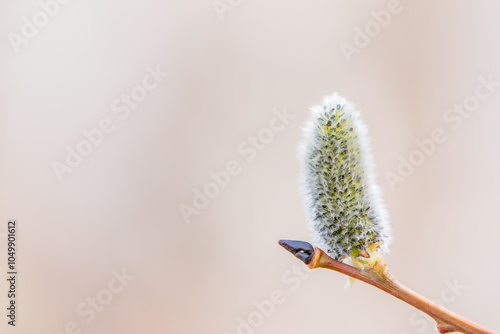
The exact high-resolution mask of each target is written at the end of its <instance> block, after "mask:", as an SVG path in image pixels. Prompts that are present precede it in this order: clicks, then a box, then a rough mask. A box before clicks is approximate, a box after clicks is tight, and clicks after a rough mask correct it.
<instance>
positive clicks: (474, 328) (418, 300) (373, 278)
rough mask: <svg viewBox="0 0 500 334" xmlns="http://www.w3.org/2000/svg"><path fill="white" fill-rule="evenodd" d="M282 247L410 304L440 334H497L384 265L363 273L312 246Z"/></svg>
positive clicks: (308, 262)
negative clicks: (413, 287)
mask: <svg viewBox="0 0 500 334" xmlns="http://www.w3.org/2000/svg"><path fill="white" fill-rule="evenodd" d="M280 245H282V246H283V247H285V248H286V249H287V250H288V251H290V252H291V253H292V254H294V255H295V256H296V257H297V258H299V259H300V260H301V261H303V262H304V263H306V265H308V267H309V268H310V269H315V268H326V269H330V270H335V271H338V272H340V273H342V274H345V275H348V276H350V277H353V278H355V279H358V280H360V281H363V282H365V283H368V284H370V285H373V286H374V287H377V288H379V289H380V290H382V291H385V292H387V293H389V294H391V295H393V296H394V297H396V298H398V299H400V300H402V301H404V302H405V303H408V304H410V305H411V306H413V307H415V308H417V309H419V310H420V311H422V312H424V313H426V314H428V315H429V316H430V317H432V318H433V319H434V320H435V321H436V323H437V329H438V331H439V332H440V333H443V334H444V333H451V332H461V333H465V334H498V333H497V332H494V331H492V330H491V329H488V328H486V327H483V326H481V325H479V324H476V323H474V322H472V321H470V320H469V319H466V318H464V317H462V316H460V315H458V314H456V313H454V312H451V311H449V310H447V309H446V308H444V307H443V306H441V305H439V304H437V303H435V302H433V301H431V300H429V299H427V298H425V297H423V296H421V295H419V294H418V293H416V292H414V291H412V290H410V289H408V288H407V287H405V286H404V285H402V284H401V283H399V282H398V281H397V280H396V279H395V278H394V277H393V276H392V274H391V273H390V272H389V269H388V268H387V266H386V264H385V262H384V261H379V262H377V263H376V264H375V265H374V266H373V267H372V268H369V269H363V270H362V269H358V268H355V267H352V266H350V265H347V264H345V263H342V262H339V261H336V260H334V259H332V258H331V257H330V256H328V255H327V254H325V252H323V251H322V250H321V249H319V248H317V247H316V248H314V250H312V246H311V245H310V244H308V243H306V242H303V241H292V240H281V241H280Z"/></svg>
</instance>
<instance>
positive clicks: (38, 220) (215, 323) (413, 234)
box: [0, 0, 500, 334]
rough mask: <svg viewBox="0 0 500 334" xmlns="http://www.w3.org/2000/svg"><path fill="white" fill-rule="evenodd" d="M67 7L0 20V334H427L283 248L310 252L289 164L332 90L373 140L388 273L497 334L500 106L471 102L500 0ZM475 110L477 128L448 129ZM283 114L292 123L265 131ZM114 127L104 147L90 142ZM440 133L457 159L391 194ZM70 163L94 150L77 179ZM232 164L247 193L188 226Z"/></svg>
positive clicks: (234, 187)
mask: <svg viewBox="0 0 500 334" xmlns="http://www.w3.org/2000/svg"><path fill="white" fill-rule="evenodd" d="M62 2H63V1H62V0H61V3H59V2H57V3H56V5H54V2H50V1H45V2H44V1H42V2H41V3H42V4H46V3H49V4H50V3H51V4H52V7H50V6H48V5H47V6H48V7H47V6H45V7H46V8H47V10H48V11H49V12H51V13H52V15H53V16H49V15H48V14H45V16H44V14H43V13H42V14H40V11H42V10H43V9H42V7H41V5H40V3H39V2H37V1H16V2H7V1H3V2H2V3H1V4H0V18H1V19H0V22H1V26H0V29H1V31H0V35H1V36H2V38H1V42H0V48H1V53H0V57H1V59H0V64H1V65H0V77H1V80H0V85H1V87H0V94H1V96H0V108H1V109H0V110H1V113H0V203H1V204H0V223H1V224H0V249H1V256H0V259H1V262H2V265H1V266H0V267H1V268H2V273H1V274H0V277H4V275H6V269H5V262H6V245H5V233H6V227H7V221H8V219H11V218H15V219H17V220H18V224H19V228H18V234H19V235H18V261H19V278H18V283H19V285H18V319H17V326H16V328H15V329H13V328H11V327H10V326H7V324H6V322H7V321H6V317H5V315H3V314H2V316H1V317H0V318H1V319H3V320H2V322H1V324H0V329H1V332H2V333H44V334H45V333H46V334H48V333H53V334H55V333H73V332H74V333H79V332H81V333H176V334H188V333H189V334H191V333H193V334H194V333H207V334H235V333H243V334H251V333H258V334H268V333H269V334H271V333H273V334H275V333H298V334H303V333H371V334H378V333H380V334H414V333H433V332H434V329H433V327H434V325H433V323H432V322H431V321H430V320H428V319H427V318H426V317H424V316H423V315H422V314H421V313H419V312H416V311H414V309H412V308H411V307H409V306H407V305H406V304H403V303H402V302H400V301H398V300H396V299H394V298H392V297H390V296H388V295H385V294H384V293H382V292H380V291H378V290H375V289H374V288H372V287H369V286H367V285H364V284H363V283H360V282H357V283H356V284H355V285H354V286H353V287H352V288H351V289H350V290H348V291H346V290H343V289H342V288H343V286H344V283H345V279H344V277H343V276H342V275H338V274H336V273H333V272H329V271H321V270H318V271H302V268H303V267H301V266H300V263H299V262H298V261H297V260H296V259H294V258H293V257H292V256H291V255H290V254H288V253H287V252H285V251H284V250H283V249H281V248H280V247H279V246H278V244H277V241H278V240H279V239H281V238H290V239H300V240H310V233H309V231H308V229H307V226H306V221H305V216H304V214H303V210H302V206H301V199H300V197H299V195H298V186H297V178H298V162H297V160H296V147H297V144H298V142H299V141H300V137H301V126H302V124H303V123H304V121H305V119H306V118H307V116H308V109H309V107H310V106H311V105H313V104H316V103H319V102H320V101H321V99H322V97H323V96H324V95H326V94H330V93H332V92H334V91H338V92H339V93H340V94H342V95H344V96H346V97H347V98H348V99H349V100H351V101H353V102H354V103H355V104H356V106H357V107H358V108H359V109H360V110H361V111H362V114H363V118H364V120H365V121H366V123H367V124H368V125H369V127H370V135H371V137H372V144H373V151H374V155H375V160H376V162H377V172H378V175H379V183H380V185H381V187H382V188H383V190H384V194H385V200H386V202H387V204H388V207H389V209H390V213H391V219H392V226H393V231H394V239H395V241H394V243H393V245H392V247H391V248H392V253H391V254H390V255H388V256H387V257H386V260H387V262H388V263H389V265H390V267H391V269H392V271H393V273H394V274H395V275H396V277H398V279H399V280H400V281H402V282H403V283H405V284H407V285H408V286H409V287H411V288H412V289H414V290H416V291H419V292H421V293H422V294H424V295H426V296H428V297H430V298H433V299H439V300H441V302H443V303H444V304H446V306H447V307H449V308H450V309H452V310H454V311H456V312H458V313H460V314H462V315H464V316H467V317H470V318H471V319H473V320H475V321H477V322H479V323H481V324H483V325H485V326H488V327H491V328H493V329H496V330H497V331H499V330H500V319H499V318H498V310H499V309H500V287H499V285H498V282H499V281H500V269H499V268H498V266H497V264H496V263H497V252H498V239H499V234H500V221H499V218H498V213H497V211H496V210H497V209H498V206H499V200H500V195H499V194H500V192H499V191H498V189H499V187H500V177H499V174H498V170H499V168H500V157H499V153H498V144H499V140H500V131H498V124H499V123H500V113H499V106H500V89H499V88H500V87H495V86H492V87H490V88H491V90H492V92H490V94H489V96H488V97H487V98H484V99H483V100H480V101H479V100H477V99H476V101H479V104H478V106H474V101H475V100H474V97H473V96H474V94H475V92H476V87H478V86H480V85H481V81H480V79H478V78H479V77H482V78H484V79H487V78H488V76H490V77H491V78H492V80H493V81H494V82H497V81H500V63H499V59H500V42H499V31H500V30H499V29H500V21H499V20H498V13H499V11H500V4H499V3H498V2H497V1H492V0H491V1H486V0H481V1H430V0H427V1H425V0H419V1H410V0H401V2H400V3H399V4H394V3H392V4H390V3H389V2H388V1H370V2H368V1H365V2H350V1H313V2H310V1H309V2H308V1H271V2H269V1H255V0H254V1H237V0H232V1H229V0H225V1H216V2H212V1H211V0H208V1H191V2H179V1H166V2H157V1H140V2H139V1H127V0H121V1H118V0H107V1H76V0H74V1H68V3H67V4H63V3H62ZM214 5H215V6H216V7H217V9H216V7H214ZM389 9H391V10H393V11H394V12H397V13H396V14H390V17H387V16H383V14H380V13H390V12H389V11H388V10H389ZM372 11H375V13H379V14H376V15H375V16H379V20H382V21H383V20H385V21H383V22H384V25H385V26H383V25H382V24H381V23H377V21H376V20H375V16H374V14H373V13H372ZM381 11H382V12H381ZM380 15H382V16H380ZM33 16H35V18H33ZM23 18H26V19H27V20H28V21H29V22H31V23H26V21H23ZM34 20H35V21H36V22H37V24H38V25H39V27H37V26H35V29H34V30H33V29H31V30H30V29H29V27H28V26H26V25H29V24H34V23H33V22H35V21H34ZM367 27H368V28H369V29H372V30H369V33H370V34H371V35H372V37H370V36H368V37H364V38H363V37H362V36H361V37H360V36H358V37H356V36H357V35H359V34H360V33H359V30H357V29H360V30H361V31H363V30H364V29H365V28H367ZM377 27H378V28H377ZM23 30H24V33H27V34H28V36H30V37H29V38H26V36H25V35H23ZM35 30H37V31H36V32H35ZM13 34H16V35H15V36H14V35H13ZM367 39H368V40H369V41H367ZM12 40H14V41H15V42H12ZM356 42H357V43H358V45H362V46H363V47H361V48H359V47H358V50H357V53H354V54H352V55H351V56H350V57H346V56H345V55H344V54H343V52H342V50H341V45H344V47H345V45H346V44H349V45H350V46H351V49H350V50H352V47H356V44H355V43H356ZM343 43H345V44H343ZM360 43H361V44H360ZM363 43H365V44H368V45H364V44H363ZM16 50H17V52H16ZM348 58H349V59H348ZM348 60H350V61H348ZM158 69H159V70H158ZM148 71H149V72H148ZM151 71H153V72H154V71H160V72H168V73H169V75H168V77H167V76H166V75H163V74H157V81H154V78H153V77H152V76H151V75H150V74H149V73H150V72H151ZM148 75H149V77H147V76H148ZM145 78H146V79H145ZM144 80H146V81H145V85H146V86H147V87H150V88H151V87H152V86H155V88H151V89H150V90H147V89H145V88H144V87H145V86H144ZM155 83H156V85H155ZM481 87H482V88H479V89H480V92H482V93H485V92H487V88H486V87H484V86H481ZM124 94H125V95H124ZM127 95H133V96H135V98H136V99H137V100H136V101H138V102H134V101H129V102H128V103H129V104H128V105H127V104H126V103H127V102H124V101H125V100H122V99H127ZM139 100H140V101H139ZM464 101H467V103H472V106H473V107H470V109H474V110H473V111H471V112H470V114H469V115H468V116H467V117H464V116H460V114H458V113H453V114H451V113H450V112H448V111H447V110H448V109H450V108H453V106H454V105H455V104H463V103H464ZM132 106H133V107H132ZM469 106H470V104H469ZM119 108H121V109H119ZM127 109H128V111H129V113H128V111H127ZM273 110H274V112H277V111H278V112H281V113H283V110H286V111H287V112H288V113H289V114H292V115H293V118H289V119H288V124H285V123H283V124H284V125H283V127H282V128H281V127H280V129H282V130H281V131H280V132H274V133H273V132H271V133H270V132H269V131H268V130H265V128H269V126H270V122H274V121H272V120H273V118H274V117H275V113H274V112H273ZM464 115H465V113H464ZM120 117H121V118H120ZM444 117H447V120H446V119H445V118H444ZM451 117H453V118H451ZM457 117H458V118H457ZM105 119H108V120H109V121H108V122H111V123H108V125H110V124H111V126H112V127H113V130H110V133H107V134H103V137H102V138H100V137H99V135H98V134H96V135H95V141H96V142H97V143H99V144H98V145H92V146H90V147H89V146H88V145H87V144H85V143H83V144H80V143H81V142H82V141H85V140H86V137H85V135H84V134H83V132H82V131H84V130H87V131H92V130H93V129H96V128H99V126H100V122H102V120H105ZM105 122H106V121H105ZM105 128H106V127H105ZM437 128H438V129H442V131H443V132H444V134H445V136H446V138H447V140H446V141H445V142H443V143H439V144H437V145H436V148H435V152H433V153H432V154H429V155H428V156H425V158H424V161H423V163H422V164H420V165H419V166H416V167H415V168H414V170H413V171H412V172H411V173H409V174H410V175H408V176H407V177H404V178H403V179H404V182H397V183H395V184H394V183H393V184H392V186H391V184H390V182H388V181H387V180H386V177H385V175H387V173H388V172H391V173H395V174H397V173H398V167H399V165H400V158H401V157H402V158H403V159H409V157H410V156H411V155H412V154H413V159H417V158H418V156H419V153H415V152H416V151H418V146H417V144H416V143H415V141H416V140H420V141H421V140H425V139H426V138H431V135H432V132H433V131H434V130H435V129H437ZM108 130H109V129H108ZM93 133H94V134H95V132H93ZM259 135H260V136H261V137H260V138H264V139H263V141H266V144H263V143H262V142H261V141H260V139H259V142H258V143H257V146H258V147H259V149H260V150H257V149H251V146H250V145H252V144H251V141H252V140H253V139H252V137H255V136H257V138H259V137H258V136H259ZM78 145H80V149H81V150H82V152H86V153H88V152H89V151H91V152H90V153H88V155H87V156H85V157H83V158H82V159H81V161H80V163H79V164H77V166H76V167H74V168H71V169H72V171H71V172H69V171H68V170H69V169H70V167H68V166H67V163H66V162H65V159H66V155H67V152H68V148H67V147H69V148H70V149H73V150H77V149H78ZM86 145H87V146H86ZM261 145H262V146H261ZM244 152H246V153H244ZM250 152H253V153H250ZM250 158H251V159H250ZM233 160H234V161H236V162H235V163H234V162H233V164H237V166H238V168H236V169H237V171H238V172H239V173H238V174H237V175H234V176H231V177H230V180H229V184H228V185H227V186H225V187H224V188H223V189H219V190H217V189H215V188H213V186H210V185H209V186H208V188H210V187H212V188H210V189H209V192H210V194H212V195H214V196H213V198H211V199H208V202H209V203H208V205H206V207H204V208H202V209H201V210H197V211H195V210H194V209H190V210H191V211H190V212H191V215H190V216H189V219H188V220H190V224H187V223H186V219H184V218H183V216H182V215H181V213H180V207H181V208H182V207H183V208H185V207H186V206H192V205H193V203H192V201H193V197H194V196H195V195H194V194H195V191H196V190H200V191H203V189H204V187H206V186H207V184H210V183H211V182H212V178H211V175H210V173H211V172H214V173H216V172H219V171H222V170H225V169H226V167H227V164H228V163H229V162H230V161H233ZM248 160H251V161H248ZM54 162H56V165H57V163H59V164H61V165H63V164H64V165H66V166H67V169H66V170H65V172H64V174H63V175H62V182H59V179H58V177H57V175H56V173H55V172H54V167H53V165H54ZM73 162H74V161H73ZM75 164H76V163H75ZM61 165H58V166H59V167H61ZM230 165H231V163H230ZM233 167H234V166H233ZM235 174H236V173H235ZM182 204H184V205H185V206H183V205H182ZM198 204H199V203H198ZM202 204H203V203H202ZM295 265H298V267H296V268H299V269H300V270H299V269H293V268H295V267H294V266H295ZM292 269H293V270H295V271H292ZM122 271H124V272H125V273H126V275H127V276H126V278H124V277H123V274H119V273H120V272H122ZM117 275H118V276H120V275H122V276H121V279H122V280H121V281H120V280H118V279H116V277H117ZM1 281H2V282H3V283H2V284H0V305H2V306H1V309H3V310H4V309H5V307H6V305H7V297H6V290H5V280H4V278H2V279H1ZM450 286H452V288H450ZM271 298H273V300H274V301H277V303H274V302H273V305H272V306H271V304H269V303H270V302H266V300H270V299H271ZM257 305H259V306H257ZM3 312H5V311H3Z"/></svg>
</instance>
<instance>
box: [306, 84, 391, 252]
mask: <svg viewBox="0 0 500 334" xmlns="http://www.w3.org/2000/svg"><path fill="white" fill-rule="evenodd" d="M311 111H312V115H311V118H310V119H309V121H308V122H307V123H306V126H305V128H304V139H303V142H302V144H301V145H300V148H299V155H300V160H301V164H302V166H301V167H302V172H301V188H302V189H301V190H302V193H303V198H304V206H305V209H306V214H307V218H308V220H309V224H310V227H311V228H312V230H313V231H314V232H315V233H314V238H315V240H314V242H315V243H316V245H317V246H318V247H320V248H321V249H323V250H324V251H325V252H326V253H327V254H329V255H330V256H331V257H333V258H335V259H343V258H345V257H349V256H353V255H356V254H358V253H359V251H365V250H367V249H368V248H369V247H370V246H372V245H374V244H375V243H379V244H380V246H379V247H380V248H379V249H380V250H381V251H382V252H388V246H389V244H390V242H391V231H390V222H389V217H388V214H387V211H386V208H385V206H384V204H383V202H382V197H381V196H382V194H381V191H380V188H379V187H378V186H377V185H376V183H375V174H374V163H373V160H372V156H371V152H370V143H369V139H368V135H367V127H366V126H365V124H364V123H363V121H362V120H361V117H360V113H359V112H358V111H357V110H356V109H355V108H354V105H353V104H352V103H350V102H348V101H347V100H346V99H345V98H343V97H341V96H339V95H338V94H337V93H335V94H332V95H330V96H326V97H325V98H324V100H323V104H322V105H319V106H314V107H312V108H311Z"/></svg>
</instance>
